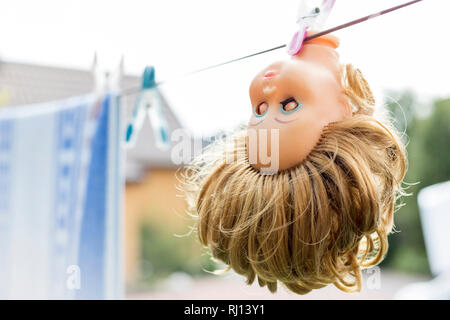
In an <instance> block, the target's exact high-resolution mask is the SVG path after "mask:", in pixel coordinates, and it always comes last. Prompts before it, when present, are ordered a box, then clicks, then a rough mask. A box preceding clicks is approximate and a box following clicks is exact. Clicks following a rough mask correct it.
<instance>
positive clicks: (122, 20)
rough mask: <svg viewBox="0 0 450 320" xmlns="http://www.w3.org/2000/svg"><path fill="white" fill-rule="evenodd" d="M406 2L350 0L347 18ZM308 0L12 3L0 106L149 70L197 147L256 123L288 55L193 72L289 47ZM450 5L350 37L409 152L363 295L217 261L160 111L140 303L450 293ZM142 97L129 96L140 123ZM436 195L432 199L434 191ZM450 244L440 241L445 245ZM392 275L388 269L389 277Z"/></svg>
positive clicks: (136, 242) (379, 22) (137, 228)
mask: <svg viewBox="0 0 450 320" xmlns="http://www.w3.org/2000/svg"><path fill="white" fill-rule="evenodd" d="M402 2H403V1H401V0H400V1H398V0H380V1H356V0H347V1H337V4H336V6H335V9H334V10H333V12H332V14H331V16H330V18H329V20H328V22H327V26H328V27H331V26H335V25H338V24H341V23H344V22H347V21H350V20H353V19H356V18H359V17H362V16H364V15H367V14H370V13H374V12H377V11H380V10H382V9H385V8H388V7H391V6H394V5H398V4H400V3H402ZM297 7H298V1H268V0H263V1H261V0H259V1H256V0H252V1H245V2H243V1H235V0H230V1H227V2H219V1H206V0H193V1H181V0H180V1H175V0H165V1H156V0H155V1H134V0H131V1H130V0H128V1H67V0H66V1H56V0H54V1H53V0H41V1H24V0H15V1H12V0H3V1H2V3H1V4H0V108H1V107H2V106H17V105H24V104H32V103H37V102H45V101H51V100H57V99H62V98H66V97H70V96H76V95H81V94H85V93H89V92H90V91H92V90H93V88H94V86H95V83H94V78H95V77H94V76H93V67H92V66H93V61H94V55H95V56H96V64H95V66H96V67H95V70H94V71H95V72H97V71H98V70H99V69H100V70H102V72H107V71H110V70H116V68H117V66H118V65H119V61H120V60H121V59H123V60H122V61H123V65H122V67H121V68H122V70H123V72H124V75H123V76H122V77H121V80H120V87H121V88H122V89H127V88H134V87H139V86H140V83H141V78H140V74H141V73H142V71H143V70H144V67H145V66H147V65H152V66H154V67H155V70H156V79H157V80H161V81H164V80H170V81H167V83H164V84H163V85H161V86H159V87H158V88H157V90H158V94H159V95H160V98H161V99H160V103H161V107H162V110H163V113H164V117H165V119H167V122H168V126H169V128H170V130H171V131H174V130H176V129H179V128H183V129H186V130H188V132H190V133H191V138H192V139H193V141H202V142H204V141H206V140H208V138H210V137H213V136H215V135H217V134H218V133H221V132H224V131H227V130H232V129H233V128H236V127H237V126H239V125H240V124H242V123H246V121H247V118H248V115H249V110H250V104H249V99H248V96H247V95H248V86H249V83H250V81H251V79H252V77H253V76H254V74H255V73H256V72H257V71H259V70H260V69H262V68H263V67H265V66H266V65H267V64H269V63H272V62H273V61H274V60H278V59H284V58H286V57H287V55H286V53H285V51H284V50H278V51H274V52H271V53H268V54H264V55H260V56H257V57H254V58H251V59H247V60H244V61H240V62H236V63H234V64H230V65H227V66H224V67H220V68H216V69H212V70H208V71H205V72H202V73H198V74H195V75H192V76H188V77H179V76H180V75H183V74H184V73H186V72H189V71H191V70H196V69H199V68H203V67H205V66H208V65H212V64H215V63H220V62H223V61H226V60H229V59H233V58H237V57H240V56H243V55H247V54H250V53H253V52H256V51H259V50H264V49H268V48H271V47H274V46H277V45H280V44H284V43H286V42H287V41H288V40H289V39H290V37H291V36H292V34H293V32H295V31H296V24H295V18H296V12H297ZM449 9H450V4H449V3H448V1H443V0H425V1H423V2H422V3H419V4H416V5H413V6H411V7H407V8H405V9H402V10H400V11H397V12H394V13H391V14H389V15H386V16H382V17H379V18H376V19H374V20H371V21H369V22H366V23H363V24H360V25H357V26H354V27H351V28H349V29H345V30H342V31H339V32H337V33H336V35H337V36H338V37H339V38H340V39H341V47H340V49H339V52H340V55H341V60H342V61H343V62H351V63H353V64H355V65H356V66H358V67H359V68H360V69H361V70H362V72H363V73H364V75H365V77H366V78H367V80H368V81H369V83H370V84H371V86H372V87H373V89H374V91H375V93H376V97H377V102H378V106H379V108H380V109H383V108H384V110H386V111H388V112H389V114H390V115H391V116H392V118H393V119H394V123H395V125H396V127H397V129H398V130H399V131H400V132H404V133H405V134H404V137H403V138H404V139H405V142H407V144H408V146H407V149H408V160H409V168H408V172H407V176H406V179H405V181H406V182H407V183H408V189H407V191H408V192H409V193H410V194H411V195H410V196H408V197H405V198H403V199H402V202H403V206H402V207H401V208H400V209H399V210H398V211H397V213H396V215H395V232H394V233H393V234H392V235H390V237H389V244H390V249H389V252H388V255H387V257H386V259H385V260H384V261H383V263H382V264H381V265H380V267H381V269H375V270H372V271H369V272H368V273H366V274H365V279H366V280H365V281H366V282H365V285H364V288H363V290H362V292H361V293H357V294H344V293H341V292H339V291H338V290H337V289H335V288H333V287H328V288H326V289H323V290H319V291H317V292H313V293H311V294H309V295H307V296H296V295H293V294H290V293H289V292H287V291H285V290H280V291H279V292H278V293H276V294H270V293H269V292H268V291H267V289H265V288H259V287H258V286H257V285H253V286H247V285H246V284H245V282H244V279H243V278H241V277H239V276H236V275H234V274H233V273H228V274H226V275H224V276H218V275H212V274H210V271H212V270H215V269H217V268H221V267H223V266H221V265H219V264H217V263H215V262H214V261H212V260H211V259H210V256H209V255H208V253H207V251H206V250H205V249H204V248H201V246H200V245H199V243H198V240H197V238H196V234H195V232H191V226H192V225H193V223H194V221H193V220H192V218H191V217H189V216H188V215H187V214H186V213H185V203H184V199H183V198H182V197H181V192H180V191H179V190H178V189H177V185H178V180H177V172H179V170H182V169H183V168H182V166H181V165H177V164H175V163H174V162H173V161H172V160H171V149H168V150H165V151H161V150H160V149H159V148H158V147H157V145H156V144H155V136H154V135H155V132H154V130H153V129H152V125H151V123H150V122H149V121H148V119H146V120H145V122H144V125H143V127H142V129H141V131H140V132H139V136H138V138H137V141H136V145H135V146H134V148H132V149H128V150H127V152H126V165H125V175H126V187H125V204H124V224H123V228H124V229H123V230H124V258H123V264H124V270H125V271H124V272H125V285H126V297H127V298H136V299H215V298H224V299H227V298H233V299H252V298H255V299H285V298H287V299H311V298H319V299H320V298H325V299H333V298H339V299H366V298H367V299H371V298H373V299H391V298H399V297H400V298H402V297H416V298H430V297H437V298H443V297H444V298H445V297H446V298H449V297H450V289H449V288H450V281H449V277H448V276H447V274H448V270H449V268H450V262H449V261H450V258H449V254H450V250H448V249H447V250H446V248H445V245H447V244H448V243H450V236H449V235H448V234H447V233H446V232H445V231H446V229H445V228H447V230H448V228H450V218H449V216H450V188H449V187H448V184H441V185H440V187H436V188H434V189H430V190H431V191H429V192H426V193H424V196H423V197H422V202H421V203H420V206H419V201H418V195H419V193H420V191H421V190H423V189H425V188H426V187H429V186H432V185H436V184H438V183H445V182H447V181H450V87H449V81H448V75H449V74H450V63H449V62H448V56H450V44H449V43H448V42H445V41H443V40H442V39H445V36H446V35H445V33H444V32H445V31H447V30H450V20H448V19H447V15H448V11H449ZM136 98H137V91H135V92H133V93H132V94H127V95H123V96H122V98H121V103H122V106H123V108H125V110H126V112H125V118H126V121H128V120H129V119H130V116H131V112H132V109H133V106H134V104H135V102H136ZM430 194H431V195H430ZM436 248H439V249H436ZM378 274H379V277H378Z"/></svg>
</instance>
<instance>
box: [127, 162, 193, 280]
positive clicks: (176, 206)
mask: <svg viewBox="0 0 450 320" xmlns="http://www.w3.org/2000/svg"><path fill="white" fill-rule="evenodd" d="M175 172H176V171H175V169H152V170H148V171H147V172H146V174H145V177H144V179H143V180H142V181H141V182H139V183H132V184H127V185H126V188H125V277H126V284H127V286H129V287H130V286H131V287H132V286H133V284H134V283H135V281H136V279H137V277H138V272H139V263H140V249H141V247H140V226H141V224H142V222H143V221H145V220H146V219H151V220H153V221H158V222H162V223H163V224H164V225H167V227H168V228H169V229H170V230H171V231H173V232H174V233H186V232H187V231H188V225H190V224H192V220H191V219H190V218H189V217H188V216H187V215H186V213H185V209H186V204H185V201H184V199H183V198H182V197H181V192H180V191H179V190H177V185H178V184H179V183H178V180H177V179H176V176H175Z"/></svg>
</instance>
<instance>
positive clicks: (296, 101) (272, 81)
mask: <svg viewBox="0 0 450 320" xmlns="http://www.w3.org/2000/svg"><path fill="white" fill-rule="evenodd" d="M337 67H338V66H337ZM331 69H333V70H338V69H339V68H334V67H333V68H329V67H326V66H325V65H324V64H321V63H315V62H312V61H308V60H302V59H300V58H296V57H294V58H292V59H290V60H287V61H281V62H276V63H274V64H272V65H270V66H268V67H267V68H265V69H264V70H262V71H261V72H260V73H258V74H257V75H256V77H255V78H254V79H253V81H252V83H251V85H250V99H251V104H252V116H251V118H250V120H249V125H248V137H249V138H248V140H247V152H248V156H249V161H250V164H251V165H252V166H253V167H254V168H257V169H264V168H268V167H270V170H271V171H273V170H274V169H275V170H276V171H277V170H284V169H287V168H290V167H292V166H295V165H296V164H298V163H300V162H301V161H302V160H303V159H305V158H306V156H307V155H308V154H309V153H310V152H311V150H312V149H313V148H314V146H315V145H316V143H317V142H318V140H319V138H320V135H321V133H322V130H323V128H324V127H325V126H326V125H327V124H329V123H331V122H335V121H340V120H344V119H345V118H347V117H350V116H351V111H349V110H351V109H350V107H349V104H348V102H347V100H346V97H345V95H344V94H343V91H342V87H341V84H340V76H339V75H337V74H336V72H333V71H331ZM265 137H267V138H266V139H265ZM255 138H256V139H255ZM268 158H270V161H269V162H270V163H267V162H268V161H267V159H268Z"/></svg>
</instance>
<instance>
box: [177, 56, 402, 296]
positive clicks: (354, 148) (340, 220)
mask: <svg viewBox="0 0 450 320" xmlns="http://www.w3.org/2000/svg"><path fill="white" fill-rule="evenodd" d="M342 84H343V88H344V92H345V93H346V95H347V96H348V99H349V102H350V103H351V105H352V108H353V117H352V118H350V119H348V120H344V121H340V122H335V123H331V124H329V125H328V126H327V127H325V128H324V130H323V132H322V136H321V138H320V140H319V141H318V143H317V145H316V146H315V148H314V149H313V150H312V151H311V153H310V154H309V155H308V156H307V158H306V159H305V160H304V161H303V162H301V163H300V164H298V165H297V166H295V167H292V168H290V169H287V170H283V171H280V172H278V173H277V174H275V175H264V174H262V173H260V172H259V171H258V170H255V169H254V168H253V167H252V166H251V165H250V164H249V161H248V158H247V156H246V145H245V131H239V132H237V133H235V134H234V135H233V136H232V139H230V137H228V139H225V140H223V139H222V140H219V141H216V142H215V143H213V144H211V145H210V146H208V148H207V150H206V151H205V152H204V153H203V154H202V156H200V157H198V158H197V159H196V160H194V161H193V162H192V164H191V165H190V166H188V167H187V169H186V170H185V171H184V174H183V187H184V191H185V195H186V199H187V202H188V208H189V209H188V210H189V212H190V213H191V214H192V215H193V216H194V217H195V218H196V229H197V231H198V237H199V240H200V242H201V243H202V244H203V245H204V246H207V247H209V249H210V250H211V254H212V256H213V257H214V258H216V259H218V260H220V261H222V262H223V263H225V264H226V265H228V266H229V268H228V269H230V268H232V269H234V271H235V272H237V273H238V274H241V275H244V276H245V277H246V278H247V283H248V284H251V283H253V282H254V280H255V279H257V280H258V282H259V285H260V286H267V287H268V289H269V290H270V291H271V292H275V291H276V290H277V284H278V282H281V283H283V284H284V285H285V286H286V287H287V288H288V289H290V290H291V291H293V292H295V293H298V294H306V293H308V292H310V291H311V290H313V289H318V288H322V287H324V286H327V285H328V284H334V285H335V286H336V287H337V288H339V289H341V290H343V291H346V292H353V291H359V290H360V289H361V278H362V276H361V269H363V268H367V267H371V266H374V265H376V264H378V263H379V262H380V261H381V260H382V259H383V258H384V256H385V254H386V252H387V249H388V241H387V235H388V234H389V233H390V232H391V230H392V227H393V213H394V205H395V202H396V199H397V198H398V196H399V195H401V181H402V179H403V177H404V174H405V170H406V156H405V148H404V145H403V144H402V142H401V140H400V139H399V138H398V136H397V135H396V133H395V132H394V130H392V129H391V128H390V127H389V126H388V125H386V124H382V123H381V122H379V121H377V120H376V119H375V118H373V117H372V113H373V111H374V104H375V101H374V98H373V95H372V92H371V91H370V88H369V86H368V84H367V82H366V80H365V79H364V78H363V76H362V74H361V73H360V71H359V70H358V69H355V68H354V67H353V66H352V65H345V66H343V68H342Z"/></svg>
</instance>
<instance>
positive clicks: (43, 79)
mask: <svg viewBox="0 0 450 320" xmlns="http://www.w3.org/2000/svg"><path fill="white" fill-rule="evenodd" d="M140 82H141V79H140V77H136V76H128V75H125V76H123V77H122V79H121V83H120V88H130V87H136V86H139V85H140ZM93 88H94V77H93V75H92V72H91V71H90V70H77V69H69V68H59V67H49V66H42V65H33V64H25V63H15V62H5V61H0V107H1V106H2V105H8V106H15V105H24V104H35V103H40V102H46V101H52V100H58V99H64V98H68V97H71V96H77V95H83V94H87V93H90V92H92V90H93ZM158 94H159V96H160V101H161V103H162V110H163V113H164V116H165V117H166V119H167V122H168V125H169V129H170V130H175V129H178V128H181V124H180V122H179V121H178V119H177V117H176V116H175V114H174V113H173V111H172V109H171V108H170V106H169V105H168V103H167V100H166V99H165V98H164V96H163V95H162V94H161V93H160V92H158ZM136 97H137V94H131V95H127V96H124V97H123V98H122V104H123V106H124V107H125V109H126V112H125V114H126V121H127V120H128V119H130V118H131V113H132V110H133V106H134V104H135V101H136ZM170 153H171V149H168V150H165V151H162V150H160V149H158V148H157V146H156V144H155V139H154V134H153V130H152V128H151V124H150V121H149V120H148V118H146V119H145V123H144V125H143V127H142V129H141V132H140V133H139V136H138V139H137V141H136V145H135V147H134V148H132V149H128V150H127V162H126V168H127V170H126V175H127V180H128V181H138V180H139V179H140V177H141V176H142V173H143V171H144V170H146V169H147V168H149V167H152V168H155V167H157V168H161V167H163V168H173V167H176V165H175V164H174V163H173V162H172V161H171V159H170Z"/></svg>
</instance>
